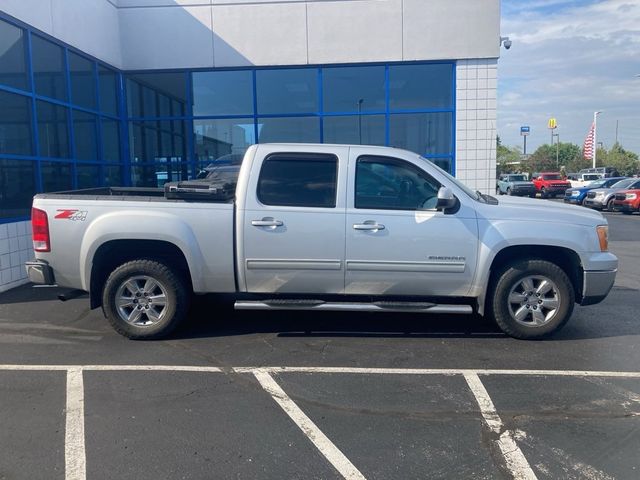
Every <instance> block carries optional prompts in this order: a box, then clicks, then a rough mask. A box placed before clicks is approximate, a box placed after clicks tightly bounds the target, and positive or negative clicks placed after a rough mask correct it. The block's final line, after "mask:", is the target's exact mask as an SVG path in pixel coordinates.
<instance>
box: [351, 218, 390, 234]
mask: <svg viewBox="0 0 640 480" xmlns="http://www.w3.org/2000/svg"><path fill="white" fill-rule="evenodd" d="M353 229H354V230H369V231H376V232H377V231H378V230H384V225H382V224H381V223H378V222H376V221H374V220H367V221H366V222H364V223H354V224H353Z"/></svg>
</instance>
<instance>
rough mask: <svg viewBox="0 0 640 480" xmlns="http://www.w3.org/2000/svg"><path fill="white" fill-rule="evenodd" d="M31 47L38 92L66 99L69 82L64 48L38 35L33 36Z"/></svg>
mask: <svg viewBox="0 0 640 480" xmlns="http://www.w3.org/2000/svg"><path fill="white" fill-rule="evenodd" d="M31 47H32V52H33V53H32V56H33V60H32V61H33V78H34V82H35V90H36V93H38V94H40V95H44V96H47V97H53V98H57V99H58V100H66V99H67V82H66V78H65V73H64V55H63V50H62V48H61V47H60V46H58V45H54V44H53V43H51V42H49V41H47V40H45V39H44V38H40V37H38V36H37V35H32V36H31Z"/></svg>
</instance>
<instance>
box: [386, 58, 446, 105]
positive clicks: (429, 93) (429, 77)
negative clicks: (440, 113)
mask: <svg viewBox="0 0 640 480" xmlns="http://www.w3.org/2000/svg"><path fill="white" fill-rule="evenodd" d="M452 75H453V68H452V65H451V64H447V63H442V64H440V63H437V64H428V65H392V66H390V67H389V108H390V109H391V110H411V109H422V108H452V107H453V90H452V88H453V78H452Z"/></svg>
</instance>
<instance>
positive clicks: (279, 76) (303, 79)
mask: <svg viewBox="0 0 640 480" xmlns="http://www.w3.org/2000/svg"><path fill="white" fill-rule="evenodd" d="M256 88H257V94H256V95H257V97H258V113H259V114H284V113H315V112H317V111H318V71H317V70H316V69H315V68H288V69H279V70H258V71H257V72H256Z"/></svg>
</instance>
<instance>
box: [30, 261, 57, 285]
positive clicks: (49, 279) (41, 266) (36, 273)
mask: <svg viewBox="0 0 640 480" xmlns="http://www.w3.org/2000/svg"><path fill="white" fill-rule="evenodd" d="M25 267H26V268H27V276H28V277H29V280H30V281H31V282H33V283H35V284H38V285H55V284H56V281H55V277H54V275H53V269H52V268H51V267H50V266H49V264H48V263H47V262H45V261H44V260H31V261H30V262H26V263H25Z"/></svg>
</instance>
